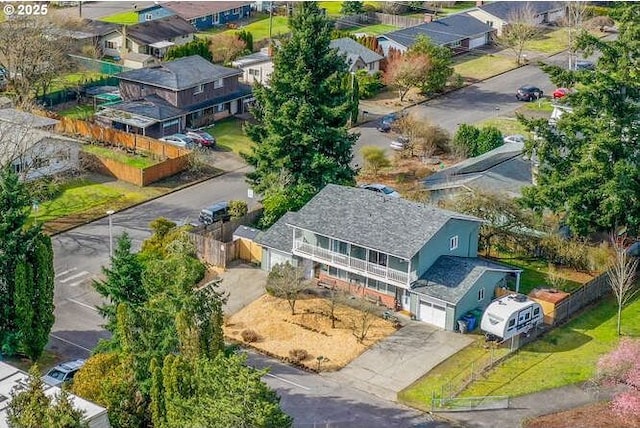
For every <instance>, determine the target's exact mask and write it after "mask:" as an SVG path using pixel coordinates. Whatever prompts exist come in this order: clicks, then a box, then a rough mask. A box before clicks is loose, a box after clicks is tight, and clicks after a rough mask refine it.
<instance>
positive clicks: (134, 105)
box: [109, 95, 185, 121]
mask: <svg viewBox="0 0 640 428" xmlns="http://www.w3.org/2000/svg"><path fill="white" fill-rule="evenodd" d="M109 108H111V109H112V110H119V111H124V112H127V113H131V114H135V115H139V116H143V117H146V118H149V119H154V120H157V121H162V120H166V119H172V118H174V117H179V116H182V115H183V114H185V111H184V110H181V109H179V108H177V107H174V106H172V105H171V104H169V103H167V102H166V101H165V100H163V99H162V98H160V97H158V96H156V95H149V96H147V97H144V99H142V100H139V101H125V102H123V103H120V104H114V105H112V106H109Z"/></svg>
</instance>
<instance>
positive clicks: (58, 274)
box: [55, 267, 78, 278]
mask: <svg viewBox="0 0 640 428" xmlns="http://www.w3.org/2000/svg"><path fill="white" fill-rule="evenodd" d="M74 270H78V268H77V267H74V268H71V269H67V270H65V271H62V272H60V273H57V274H56V276H55V278H59V277H61V276H62V275H66V274H68V273H69V272H73V271H74Z"/></svg>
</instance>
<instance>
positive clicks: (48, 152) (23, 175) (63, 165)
mask: <svg viewBox="0 0 640 428" xmlns="http://www.w3.org/2000/svg"><path fill="white" fill-rule="evenodd" d="M79 153H80V144H79V143H74V142H59V141H54V142H49V141H41V142H39V143H37V144H35V145H34V146H33V147H31V148H29V149H28V150H27V151H26V152H25V153H23V154H22V155H21V156H20V157H19V158H18V159H16V160H14V161H13V162H12V163H11V165H12V167H13V169H14V171H15V172H17V173H18V175H19V176H20V179H21V180H23V181H31V180H36V179H38V178H43V177H47V176H50V175H54V174H59V173H62V172H65V171H70V170H73V169H77V168H79V162H80V161H79ZM35 161H44V163H45V164H44V165H42V166H40V167H36V166H34V165H33V163H34V162H35Z"/></svg>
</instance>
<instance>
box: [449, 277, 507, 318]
mask: <svg viewBox="0 0 640 428" xmlns="http://www.w3.org/2000/svg"><path fill="white" fill-rule="evenodd" d="M507 275H508V274H507V273H503V272H492V271H486V272H485V273H484V274H483V275H482V276H481V277H480V278H479V279H478V280H477V281H476V283H475V284H474V285H473V287H472V288H471V289H470V290H469V292H468V293H467V294H465V295H464V297H463V298H462V299H460V301H459V302H458V304H457V305H456V306H455V310H454V311H452V314H451V319H449V318H447V330H456V329H457V328H458V325H457V324H458V320H459V319H460V318H462V317H463V316H464V315H465V314H466V313H467V312H469V311H472V310H474V309H478V308H479V309H482V310H484V309H486V308H487V306H489V303H491V301H492V300H493V297H494V295H495V291H496V288H497V287H499V286H500V285H501V284H502V281H503V279H504V278H505V277H506V276H507ZM481 288H484V298H483V299H480V300H479V299H478V293H479V291H480V289H481ZM479 324H480V320H477V323H476V325H477V326H479Z"/></svg>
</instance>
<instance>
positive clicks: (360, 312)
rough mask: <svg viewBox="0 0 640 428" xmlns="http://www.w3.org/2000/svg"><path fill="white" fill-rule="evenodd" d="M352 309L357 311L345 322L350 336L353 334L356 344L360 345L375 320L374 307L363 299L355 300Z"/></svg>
mask: <svg viewBox="0 0 640 428" xmlns="http://www.w3.org/2000/svg"><path fill="white" fill-rule="evenodd" d="M354 307H355V309H357V311H356V313H355V314H353V315H352V316H351V318H349V320H348V321H347V322H348V325H349V329H350V330H351V334H353V336H354V337H355V338H356V340H357V341H358V343H362V342H363V341H364V340H365V339H366V338H367V335H368V334H369V330H370V329H371V326H372V325H373V322H374V321H375V319H376V315H375V306H373V305H372V304H371V303H369V302H368V301H366V300H365V299H357V300H356V301H355V305H354Z"/></svg>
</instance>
